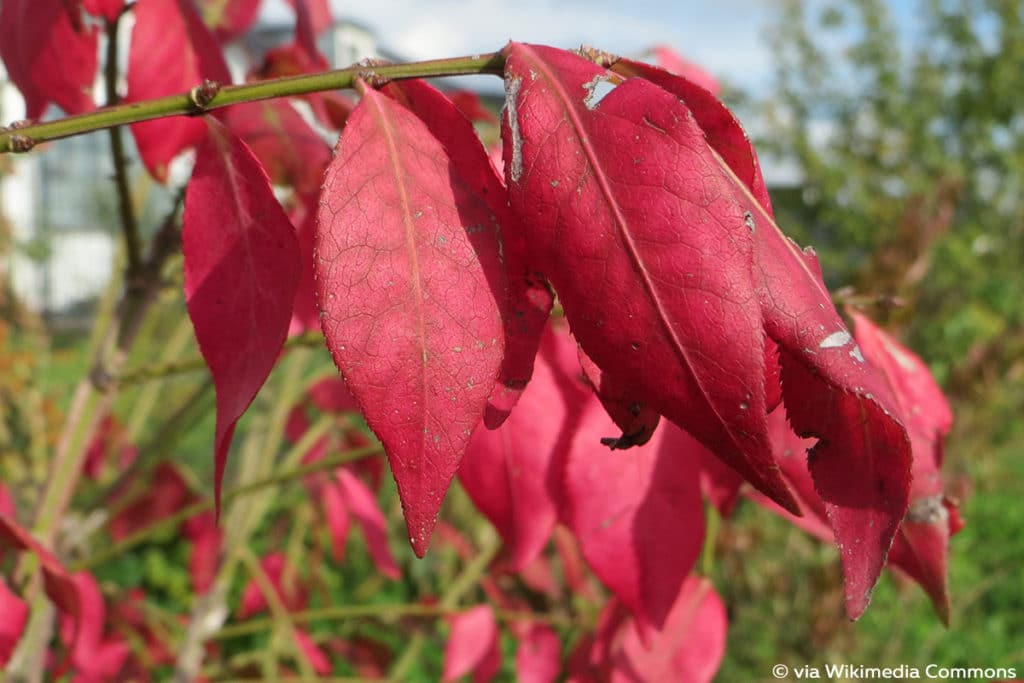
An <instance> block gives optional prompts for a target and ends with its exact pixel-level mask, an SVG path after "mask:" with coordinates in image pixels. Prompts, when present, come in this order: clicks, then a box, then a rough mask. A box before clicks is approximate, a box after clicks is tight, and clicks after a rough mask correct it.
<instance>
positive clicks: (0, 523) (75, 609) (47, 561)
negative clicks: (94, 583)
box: [0, 514, 79, 618]
mask: <svg viewBox="0 0 1024 683" xmlns="http://www.w3.org/2000/svg"><path fill="white" fill-rule="evenodd" d="M3 546H10V547H13V548H16V549H18V550H26V551H28V552H30V553H33V554H34V555H35V556H36V557H37V558H38V559H39V564H40V566H41V568H42V572H43V588H44V590H45V591H46V595H47V596H49V598H50V600H52V601H53V604H55V605H56V606H57V607H58V608H60V609H61V610H62V611H64V612H67V613H68V614H71V615H72V616H74V617H76V618H77V617H78V615H79V606H78V588H77V587H76V585H75V582H74V581H73V580H72V578H71V576H70V575H69V574H68V572H67V570H65V569H64V567H63V566H62V565H61V563H60V561H59V560H58V559H57V558H56V556H55V555H54V554H53V553H51V552H50V551H49V550H47V549H46V548H44V547H43V546H42V544H40V543H39V541H37V540H36V539H35V538H33V537H32V535H31V534H29V533H28V532H27V531H25V530H24V529H23V528H21V526H19V525H18V523H17V522H16V521H15V520H13V519H11V518H10V517H8V516H6V515H4V514H0V548H2V547H3Z"/></svg>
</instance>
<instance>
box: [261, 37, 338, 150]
mask: <svg viewBox="0 0 1024 683" xmlns="http://www.w3.org/2000/svg"><path fill="white" fill-rule="evenodd" d="M315 57H316V58H315V59H314V58H311V57H310V56H309V54H308V53H307V52H306V50H305V49H304V48H302V47H300V46H299V45H296V44H295V43H291V44H289V45H284V46H282V47H277V48H274V49H272V50H269V51H267V53H266V55H264V58H263V66H262V67H261V68H260V69H259V71H258V72H257V76H258V77H259V78H279V77H281V76H295V75H297V74H304V73H313V72H316V71H322V70H324V69H326V68H327V63H326V61H325V60H324V58H323V57H322V56H321V55H320V54H317V55H315ZM303 98H304V99H305V100H306V101H307V102H309V105H310V106H311V107H312V108H313V113H314V114H315V115H316V117H317V119H319V121H320V123H322V124H323V125H325V126H328V127H330V128H334V129H335V130H341V128H343V127H344V125H345V122H346V121H347V120H348V117H349V115H350V114H351V113H352V109H353V107H354V106H355V104H354V103H353V102H352V100H351V99H349V98H348V97H346V96H345V95H342V94H341V93H338V92H327V93H308V94H306V95H303Z"/></svg>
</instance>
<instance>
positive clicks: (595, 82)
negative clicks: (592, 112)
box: [583, 74, 616, 109]
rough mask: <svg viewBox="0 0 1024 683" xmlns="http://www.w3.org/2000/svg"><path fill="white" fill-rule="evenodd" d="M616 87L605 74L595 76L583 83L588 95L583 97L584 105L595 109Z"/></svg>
mask: <svg viewBox="0 0 1024 683" xmlns="http://www.w3.org/2000/svg"><path fill="white" fill-rule="evenodd" d="M615 87H616V86H615V84H614V83H612V82H611V81H610V80H608V77H607V76H605V75H604V74H598V75H596V76H594V77H593V78H592V79H590V81H588V82H587V83H584V84H583V88H584V90H586V91H587V95H586V97H584V98H583V105H584V106H585V107H586V108H587V109H594V108H595V107H597V105H599V104H601V100H603V99H604V98H605V97H607V95H608V93H610V92H611V91H612V90H615Z"/></svg>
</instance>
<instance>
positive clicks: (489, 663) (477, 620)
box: [441, 605, 501, 683]
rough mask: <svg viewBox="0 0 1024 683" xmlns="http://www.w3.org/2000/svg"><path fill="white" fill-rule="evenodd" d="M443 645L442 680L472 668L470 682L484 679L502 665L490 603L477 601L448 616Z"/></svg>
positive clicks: (458, 675)
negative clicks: (481, 603) (449, 627)
mask: <svg viewBox="0 0 1024 683" xmlns="http://www.w3.org/2000/svg"><path fill="white" fill-rule="evenodd" d="M451 625H452V630H451V634H450V635H449V636H448V642H447V644H446V645H445V648H444V672H443V673H442V675H441V680H442V681H445V682H446V683H447V682H449V681H454V680H456V679H458V678H460V677H462V676H464V675H465V674H468V673H470V672H472V674H473V683H486V681H489V680H491V679H492V678H494V676H495V674H497V673H498V669H499V668H500V667H501V652H500V651H499V649H498V623H497V622H496V621H495V620H494V612H493V611H492V610H491V608H490V606H489V605H477V606H476V607H472V608H470V609H468V610H466V611H465V612H462V613H460V614H457V615H455V616H454V617H452V618H451Z"/></svg>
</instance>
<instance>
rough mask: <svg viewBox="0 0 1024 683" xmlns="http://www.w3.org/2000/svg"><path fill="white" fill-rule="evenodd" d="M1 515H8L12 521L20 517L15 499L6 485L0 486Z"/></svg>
mask: <svg viewBox="0 0 1024 683" xmlns="http://www.w3.org/2000/svg"><path fill="white" fill-rule="evenodd" d="M0 515H7V516H8V517H10V518H11V519H16V518H17V516H18V512H17V509H16V507H15V505H14V498H13V497H12V496H11V492H10V491H8V490H7V487H6V486H5V485H4V484H0Z"/></svg>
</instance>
